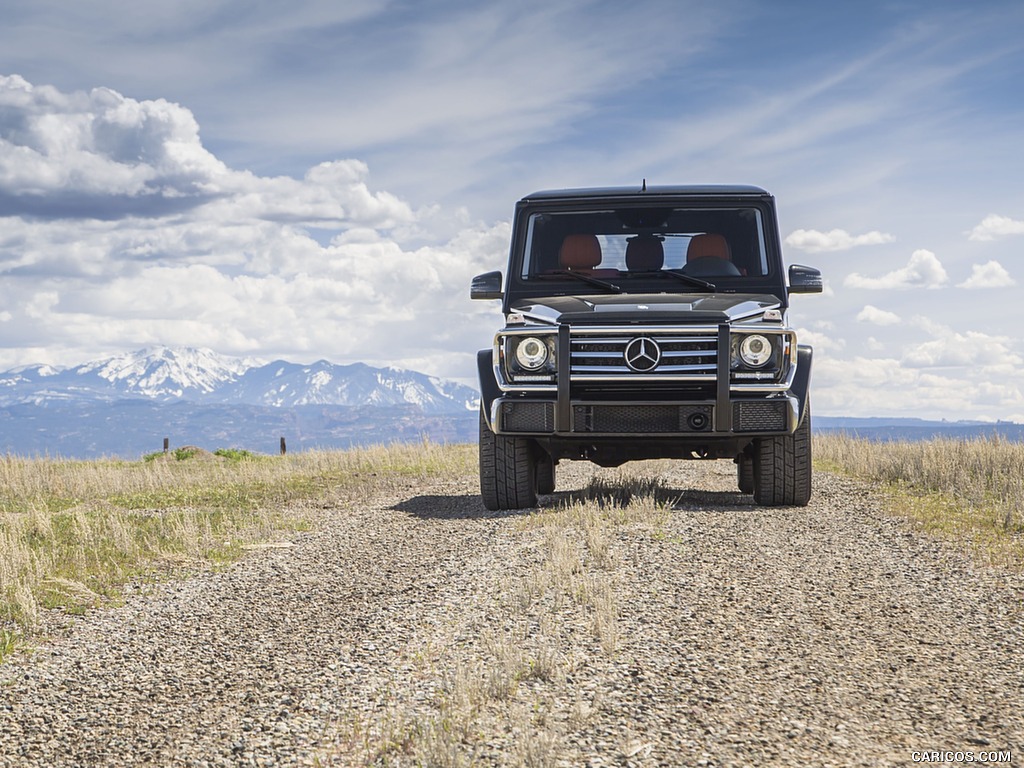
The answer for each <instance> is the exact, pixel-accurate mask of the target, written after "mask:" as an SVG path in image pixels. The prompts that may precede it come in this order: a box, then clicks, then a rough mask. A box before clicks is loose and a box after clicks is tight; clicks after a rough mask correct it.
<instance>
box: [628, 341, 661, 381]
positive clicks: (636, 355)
mask: <svg viewBox="0 0 1024 768" xmlns="http://www.w3.org/2000/svg"><path fill="white" fill-rule="evenodd" d="M622 356H623V357H624V358H625V359H626V365H628V366H629V369H630V370H631V371H636V372H637V373H647V372H649V371H653V370H654V369H655V368H657V367H658V363H659V362H661V347H659V346H658V342H656V341H655V340H654V339H648V338H646V337H645V336H641V337H639V338H636V339H633V340H632V341H631V342H629V344H627V345H626V351H625V352H624V353H623V355H622Z"/></svg>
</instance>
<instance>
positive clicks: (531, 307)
mask: <svg viewBox="0 0 1024 768" xmlns="http://www.w3.org/2000/svg"><path fill="white" fill-rule="evenodd" d="M779 306H780V302H779V299H778V297H777V296H771V295H768V294H752V293H715V294H706V293H656V294H642V295H639V294H632V295H629V296H626V295H614V296H600V295H598V296H543V297H539V298H537V297H531V298H526V299H520V300H519V301H516V302H513V303H512V305H511V306H510V307H509V311H510V312H520V313H522V314H524V315H526V316H527V317H529V318H531V319H533V320H535V321H541V322H548V323H553V324H554V323H569V324H570V325H605V324H612V325H614V324H618V323H634V324H641V323H642V324H648V323H703V324H718V323H728V322H735V321H737V320H742V319H744V318H753V317H756V316H759V315H760V314H761V313H763V312H764V311H765V310H766V309H774V308H778V307H779Z"/></svg>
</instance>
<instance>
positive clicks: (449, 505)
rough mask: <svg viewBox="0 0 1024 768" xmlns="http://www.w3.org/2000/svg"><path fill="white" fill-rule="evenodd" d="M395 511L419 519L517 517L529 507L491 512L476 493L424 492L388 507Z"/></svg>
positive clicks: (524, 513)
mask: <svg viewBox="0 0 1024 768" xmlns="http://www.w3.org/2000/svg"><path fill="white" fill-rule="evenodd" d="M388 509H393V510H394V511H396V512H405V513H406V514H408V515H412V516H413V517H418V518H420V519H421V520H467V519H481V518H503V517H519V516H521V515H529V514H530V513H531V512H533V511H534V510H535V508H531V509H505V510H498V511H496V512H492V511H491V510H489V509H487V508H486V507H485V506H484V502H483V500H482V499H481V498H480V494H478V493H463V494H453V495H451V496H444V495H441V494H424V495H422V496H413V497H411V498H408V499H405V500H403V501H400V502H398V503H397V504H393V505H392V506H390V507H388Z"/></svg>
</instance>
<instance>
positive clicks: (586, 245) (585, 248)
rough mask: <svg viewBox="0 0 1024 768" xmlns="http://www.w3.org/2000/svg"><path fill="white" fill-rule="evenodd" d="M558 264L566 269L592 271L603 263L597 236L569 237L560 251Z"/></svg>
mask: <svg viewBox="0 0 1024 768" xmlns="http://www.w3.org/2000/svg"><path fill="white" fill-rule="evenodd" d="M558 263H559V264H560V265H561V266H562V267H564V268H565V269H592V268H593V267H596V266H597V265H598V264H600V263H601V243H599V242H598V240H597V235H567V236H566V238H565V239H564V240H563V241H562V247H561V249H559V251H558Z"/></svg>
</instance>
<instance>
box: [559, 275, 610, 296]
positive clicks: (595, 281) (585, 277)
mask: <svg viewBox="0 0 1024 768" xmlns="http://www.w3.org/2000/svg"><path fill="white" fill-rule="evenodd" d="M555 274H556V275H569V276H570V277H575V278H576V279H577V280H582V281H583V282H584V283H588V284H589V285H594V286H597V287H598V288H604V289H605V290H606V291H611V292H612V293H622V289H621V288H619V286H617V285H615V283H608V282H605V281H604V280H598V279H597V278H596V277H591V276H590V275H584V274H583V273H581V272H573V271H572V270H571V269H556V270H555Z"/></svg>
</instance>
